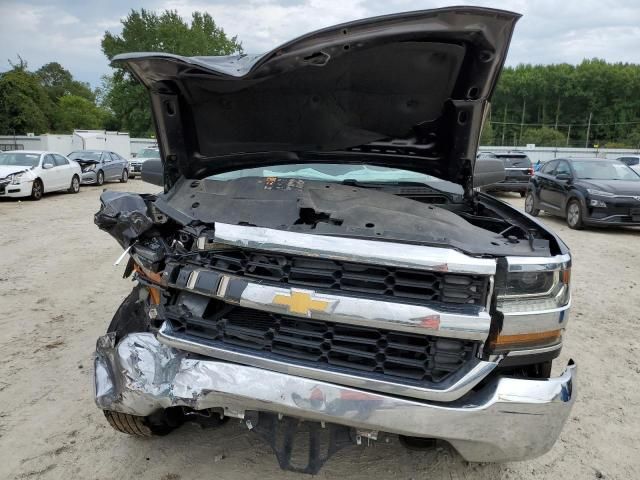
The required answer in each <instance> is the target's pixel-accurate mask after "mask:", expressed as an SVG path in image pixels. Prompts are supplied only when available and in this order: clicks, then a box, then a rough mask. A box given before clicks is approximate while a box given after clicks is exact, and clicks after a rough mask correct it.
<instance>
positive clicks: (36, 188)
mask: <svg viewBox="0 0 640 480" xmlns="http://www.w3.org/2000/svg"><path fill="white" fill-rule="evenodd" d="M43 194H44V185H42V180H40V179H39V178H36V179H35V180H34V181H33V185H32V186H31V200H35V201H38V200H40V199H41V198H42V195H43Z"/></svg>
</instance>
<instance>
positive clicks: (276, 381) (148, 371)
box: [95, 333, 576, 462]
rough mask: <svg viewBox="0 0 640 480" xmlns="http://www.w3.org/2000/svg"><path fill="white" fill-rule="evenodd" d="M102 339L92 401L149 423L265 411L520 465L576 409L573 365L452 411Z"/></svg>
mask: <svg viewBox="0 0 640 480" xmlns="http://www.w3.org/2000/svg"><path fill="white" fill-rule="evenodd" d="M114 339H115V337H114V335H113V334H108V335H105V336H103V337H100V338H99V339H98V342H97V347H96V358H95V398H96V403H97V405H98V406H99V407H100V408H102V409H104V410H113V411H118V412H123V413H130V414H133V415H142V416H145V415H149V414H151V413H152V412H154V411H157V410H159V409H163V408H167V407H172V406H186V407H190V408H192V409H195V410H203V409H207V408H223V409H224V411H225V412H226V413H227V414H228V415H230V416H242V415H243V414H244V412H245V411H266V412H274V413H282V414H283V415H288V416H293V417H299V418H304V419H309V420H315V421H323V422H327V423H335V424H339V425H346V426H350V427H354V428H357V429H363V430H375V431H381V432H388V433H394V434H399V435H408V436H416V437H432V438H440V439H444V440H447V441H448V442H449V443H450V444H451V445H452V446H453V447H454V448H455V449H456V450H457V451H458V452H459V453H460V454H461V455H462V456H463V457H464V458H465V459H466V460H468V461H475V462H501V461H509V460H522V459H526V458H532V457H536V456H539V455H541V454H543V453H545V452H547V451H548V450H549V449H550V448H551V447H552V446H553V444H554V443H555V441H556V439H557V438H558V435H559V434H560V431H561V429H562V427H563V425H564V423H565V421H566V419H567V417H568V415H569V412H570V410H571V407H572V405H573V402H574V401H575V395H576V392H575V385H574V381H575V375H576V366H575V365H574V364H573V363H572V362H571V363H570V364H569V366H568V367H567V369H566V370H565V372H564V373H563V374H562V375H561V376H560V377H557V378H551V379H548V380H525V379H516V378H507V377H498V376H496V377H494V378H493V379H491V380H490V381H489V382H487V383H486V384H485V385H484V386H483V387H482V388H481V389H479V390H476V391H474V392H471V393H469V394H468V395H466V396H465V397H463V398H462V399H459V400H456V401H453V402H448V403H430V402H426V401H419V400H411V399H407V398H401V397H397V396H393V395H389V394H382V393H372V392H369V391H365V390H358V389H356V388H351V387H346V386H341V385H336V384H332V383H326V382H321V381H318V380H312V379H308V378H303V377H297V376H293V375H290V374H285V373H278V372H273V371H269V370H263V369H260V368H255V367H250V366H245V365H238V364H233V363H227V362H224V361H219V360H214V359H195V358H189V354H188V353H187V352H184V351H181V350H176V349H174V348H171V347H168V346H166V345H163V344H161V343H159V342H158V341H157V340H156V338H155V336H154V335H152V334H150V333H137V334H130V335H128V336H127V337H125V338H124V339H122V340H121V341H120V342H119V343H118V344H117V345H115V344H114Z"/></svg>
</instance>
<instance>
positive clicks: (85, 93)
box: [35, 62, 96, 102]
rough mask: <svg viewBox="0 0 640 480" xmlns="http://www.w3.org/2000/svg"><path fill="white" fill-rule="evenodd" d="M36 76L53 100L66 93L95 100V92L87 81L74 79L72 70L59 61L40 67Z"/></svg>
mask: <svg viewBox="0 0 640 480" xmlns="http://www.w3.org/2000/svg"><path fill="white" fill-rule="evenodd" d="M35 73H36V76H37V77H38V78H39V79H40V82H41V84H42V86H43V87H44V89H45V90H46V92H47V94H48V95H49V97H50V98H51V100H52V101H53V102H57V101H58V100H59V99H60V98H62V97H63V96H64V95H75V96H77V97H82V98H85V99H87V100H89V101H91V102H95V99H96V98H95V94H94V93H93V92H92V91H91V87H90V86H89V85H88V84H87V83H83V82H79V81H77V80H74V79H73V76H72V75H71V72H69V70H67V69H65V68H64V67H63V66H62V65H60V64H59V63H57V62H51V63H47V64H46V65H43V66H42V67H40V68H39V69H38V70H37V71H36V72H35Z"/></svg>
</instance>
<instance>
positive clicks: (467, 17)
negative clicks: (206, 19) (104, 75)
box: [114, 7, 519, 189]
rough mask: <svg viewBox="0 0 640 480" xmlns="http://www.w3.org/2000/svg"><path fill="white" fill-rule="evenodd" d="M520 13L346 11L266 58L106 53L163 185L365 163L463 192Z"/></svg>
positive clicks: (466, 9) (467, 9)
mask: <svg viewBox="0 0 640 480" xmlns="http://www.w3.org/2000/svg"><path fill="white" fill-rule="evenodd" d="M518 18H519V15H517V14H515V13H511V12H505V11H500V10H491V9H485V8H475V7H453V8H443V9H437V10H426V11H418V12H410V13H402V14H396V15H387V16H382V17H376V18H370V19H365V20H358V21H355V22H350V23H345V24H342V25H338V26H335V27H330V28H326V29H323V30H319V31H317V32H314V33H310V34H308V35H304V36H302V37H299V38H297V39H296V40H293V41H291V42H289V43H286V44H284V45H282V46H280V47H278V48H276V49H274V50H272V51H270V52H269V53H266V54H264V55H240V56H225V57H193V58H186V57H180V56H176V55H171V54H166V53H131V54H125V55H118V56H117V57H115V58H114V62H118V63H124V64H125V65H126V66H127V67H128V68H129V69H130V70H131V72H132V73H133V75H134V76H135V77H136V78H137V79H138V80H140V82H142V83H143V84H144V85H145V86H146V87H147V88H148V89H149V91H150V93H151V100H152V108H153V115H154V119H155V123H156V129H157V135H158V143H159V146H160V150H161V152H162V158H163V163H164V175H165V188H170V187H171V186H172V185H173V184H174V183H175V182H176V181H177V179H178V178H180V176H181V175H184V176H185V177H187V178H201V177H204V176H206V175H211V174H214V173H219V172H224V171H229V170H235V169H238V168H251V167H258V166H261V165H273V164H284V163H304V162H313V163H318V162H331V163H336V162H343V163H368V164H372V165H381V166H392V167H398V168H405V169H409V170H414V171H418V172H422V173H427V174H431V175H435V176H437V177H440V178H442V179H446V180H450V181H454V182H456V183H459V184H461V185H463V186H464V187H465V188H466V189H470V188H471V185H472V184H471V179H472V175H473V167H474V162H475V156H476V150H477V146H478V138H479V135H480V129H481V126H482V120H483V115H484V112H485V109H486V105H487V102H488V100H489V98H490V96H491V94H492V91H493V89H494V86H495V83H496V81H497V78H498V75H499V73H500V70H501V68H502V65H503V63H504V58H505V56H506V53H507V48H508V45H509V41H510V39H511V34H512V32H513V28H514V24H515V22H516V21H517V19H518Z"/></svg>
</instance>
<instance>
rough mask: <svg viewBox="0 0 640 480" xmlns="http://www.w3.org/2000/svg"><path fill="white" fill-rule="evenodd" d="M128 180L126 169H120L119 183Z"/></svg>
mask: <svg viewBox="0 0 640 480" xmlns="http://www.w3.org/2000/svg"><path fill="white" fill-rule="evenodd" d="M128 181H129V172H128V170H127V169H126V168H125V169H124V170H123V171H122V177H120V183H127V182H128Z"/></svg>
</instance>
